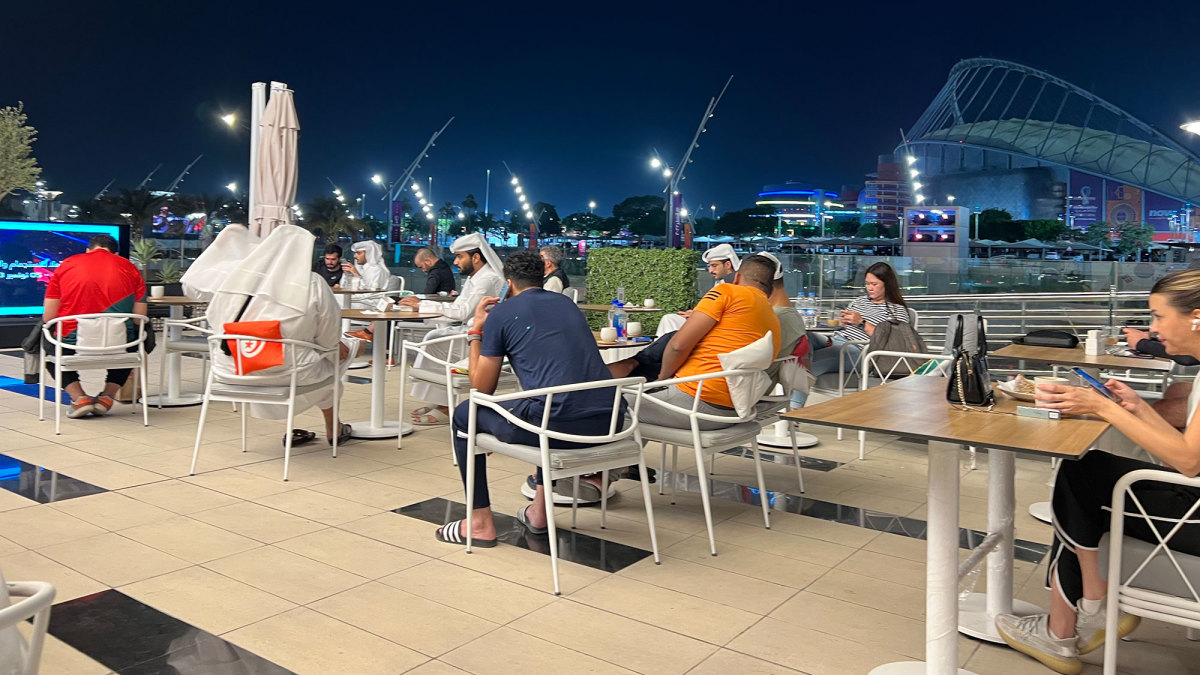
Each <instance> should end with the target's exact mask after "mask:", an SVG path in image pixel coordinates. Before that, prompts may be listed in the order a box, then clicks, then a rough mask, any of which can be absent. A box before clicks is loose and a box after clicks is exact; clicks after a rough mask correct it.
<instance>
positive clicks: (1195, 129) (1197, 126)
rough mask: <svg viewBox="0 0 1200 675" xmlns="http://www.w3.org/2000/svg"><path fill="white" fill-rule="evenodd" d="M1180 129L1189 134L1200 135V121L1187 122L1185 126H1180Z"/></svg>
mask: <svg viewBox="0 0 1200 675" xmlns="http://www.w3.org/2000/svg"><path fill="white" fill-rule="evenodd" d="M1179 128H1180V129H1183V130H1184V131H1186V132H1188V133H1189V134H1200V120H1195V121H1193V122H1185V123H1184V124H1180V125H1179Z"/></svg>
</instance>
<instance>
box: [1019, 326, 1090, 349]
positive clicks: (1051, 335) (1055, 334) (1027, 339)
mask: <svg viewBox="0 0 1200 675" xmlns="http://www.w3.org/2000/svg"><path fill="white" fill-rule="evenodd" d="M1013 344H1015V345H1025V346H1026V347H1058V348H1059V349H1074V348H1076V347H1078V346H1079V338H1077V337H1075V336H1074V335H1071V334H1070V333H1068V332H1067V331H1065V330H1031V331H1029V332H1028V333H1026V334H1025V335H1022V336H1021V337H1017V338H1013Z"/></svg>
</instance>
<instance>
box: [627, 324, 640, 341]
mask: <svg viewBox="0 0 1200 675" xmlns="http://www.w3.org/2000/svg"><path fill="white" fill-rule="evenodd" d="M625 332H626V334H628V335H629V337H641V336H642V322H641V321H630V322H629V325H627V326H625Z"/></svg>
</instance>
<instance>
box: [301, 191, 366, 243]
mask: <svg viewBox="0 0 1200 675" xmlns="http://www.w3.org/2000/svg"><path fill="white" fill-rule="evenodd" d="M304 225H305V227H306V228H307V229H308V231H310V232H312V233H313V234H317V233H318V232H319V233H320V235H321V236H323V237H324V238H325V241H326V242H328V243H333V242H336V241H337V240H338V237H340V236H341V235H343V234H344V235H346V236H348V237H350V238H351V239H353V238H354V235H355V234H356V233H357V232H358V223H357V222H356V221H353V220H351V219H350V217H349V216H348V215H346V207H345V206H343V205H342V203H341V202H339V201H338V200H336V199H334V198H332V197H316V198H314V199H313V200H312V201H310V202H309V203H308V204H307V205H305V207H304Z"/></svg>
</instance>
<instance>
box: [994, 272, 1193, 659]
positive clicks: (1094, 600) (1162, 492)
mask: <svg viewBox="0 0 1200 675" xmlns="http://www.w3.org/2000/svg"><path fill="white" fill-rule="evenodd" d="M1150 312H1151V315H1152V316H1153V323H1152V325H1151V329H1152V330H1154V331H1156V332H1157V333H1158V336H1159V340H1160V341H1161V342H1162V343H1163V345H1164V347H1165V348H1166V349H1168V350H1170V352H1171V353H1172V354H1189V355H1191V356H1195V357H1197V358H1200V270H1182V271H1179V272H1173V273H1171V274H1168V275H1167V276H1165V277H1163V278H1162V279H1159V280H1158V282H1157V283H1155V284H1154V288H1153V289H1151V291H1150ZM1104 388H1105V389H1107V390H1108V392H1109V393H1110V394H1111V395H1112V396H1111V398H1109V397H1106V396H1103V395H1101V394H1100V393H1098V392H1096V391H1095V390H1093V389H1092V388H1091V387H1068V386H1063V385H1047V384H1043V385H1041V386H1039V388H1038V392H1037V394H1036V398H1037V400H1038V405H1039V406H1042V407H1047V408H1055V409H1058V410H1060V411H1062V412H1063V413H1067V414H1072V415H1096V416H1098V417H1101V418H1103V419H1104V420H1106V421H1107V422H1109V423H1110V424H1112V425H1113V426H1114V427H1116V428H1117V430H1119V431H1120V432H1121V433H1123V434H1125V435H1126V436H1128V437H1129V439H1130V440H1132V441H1133V442H1134V443H1136V444H1138V445H1140V446H1141V447H1142V448H1144V449H1145V450H1146V451H1147V452H1149V453H1150V454H1152V455H1154V456H1155V457H1156V458H1157V459H1159V460H1160V461H1161V462H1162V464H1163V465H1162V466H1159V465H1158V464H1151V463H1149V462H1143V461H1140V460H1136V459H1130V458H1127V457H1119V456H1116V455H1111V454H1109V453H1107V452H1101V451H1099V450H1092V451H1090V452H1088V453H1087V454H1086V455H1084V456H1083V458H1082V459H1079V460H1077V461H1064V462H1063V463H1062V465H1061V467H1060V468H1059V472H1058V478H1057V479H1056V481H1055V483H1054V497H1053V499H1052V501H1051V509H1052V510H1053V512H1054V543H1053V547H1052V549H1051V553H1050V566H1049V569H1048V570H1047V575H1046V576H1047V580H1046V584H1047V587H1048V588H1050V590H1051V599H1050V613H1049V614H1037V615H1033V616H1025V617H1019V616H1014V615H1011V614H1007V615H1001V616H998V617H996V628H997V629H998V630H999V631H1000V635H1001V636H1002V637H1003V638H1004V640H1005V641H1006V642H1008V644H1009V645H1011V646H1012V647H1013V648H1014V649H1016V650H1017V651H1020V652H1022V653H1024V654H1027V655H1029V656H1032V657H1033V658H1035V659H1037V660H1038V661H1041V662H1042V663H1043V664H1045V665H1047V666H1049V667H1050V668H1051V669H1053V670H1055V671H1057V672H1060V673H1078V672H1080V670H1082V669H1083V664H1082V662H1080V660H1079V655H1080V654H1086V653H1088V652H1090V651H1092V650H1094V649H1096V648H1098V647H1099V646H1100V645H1102V644H1104V631H1105V610H1104V607H1105V600H1104V596H1105V594H1106V592H1107V591H1108V585H1107V582H1106V581H1105V580H1104V578H1103V577H1101V576H1100V564H1099V556H1100V552H1099V546H1100V537H1101V536H1102V535H1103V534H1104V533H1105V532H1107V531H1108V528H1109V523H1110V517H1111V514H1110V512H1109V511H1108V510H1106V509H1107V508H1108V507H1109V506H1110V505H1111V503H1112V493H1113V487H1114V486H1115V485H1116V483H1117V481H1118V480H1120V478H1121V477H1122V476H1124V475H1125V474H1127V473H1129V472H1130V471H1135V470H1138V469H1158V470H1162V471H1178V472H1179V473H1182V474H1184V475H1185V476H1192V477H1194V476H1196V475H1197V474H1200V423H1197V424H1191V422H1192V421H1193V419H1192V418H1193V415H1194V413H1195V410H1196V405H1197V404H1198V403H1200V387H1193V388H1192V394H1191V396H1190V397H1189V399H1188V414H1187V422H1188V425H1187V427H1186V428H1185V429H1183V430H1182V431H1181V430H1179V429H1177V428H1175V427H1174V426H1172V425H1171V423H1170V422H1168V421H1166V420H1164V419H1163V418H1162V416H1160V415H1159V414H1158V413H1157V412H1156V411H1155V410H1154V409H1153V408H1152V407H1151V406H1150V404H1149V403H1147V402H1146V401H1145V400H1143V399H1141V398H1140V397H1139V396H1138V395H1137V392H1135V391H1133V390H1132V389H1130V388H1129V387H1128V386H1126V385H1125V384H1123V383H1121V382H1118V381H1116V380H1109V381H1108V382H1106V383H1104ZM1133 493H1134V495H1135V496H1136V497H1137V500H1138V501H1139V502H1140V503H1141V505H1142V507H1143V508H1145V510H1146V513H1147V514H1149V515H1151V516H1157V517H1159V518H1162V519H1163V520H1160V521H1157V522H1158V523H1159V524H1158V525H1157V527H1158V528H1159V529H1160V532H1161V534H1162V535H1163V536H1166V534H1167V533H1168V532H1169V531H1170V530H1171V528H1172V527H1174V525H1175V523H1174V522H1173V521H1170V520H1167V519H1171V518H1174V519H1178V518H1181V517H1182V516H1184V515H1185V514H1186V513H1187V511H1188V510H1189V509H1190V508H1191V507H1192V505H1193V504H1195V503H1196V500H1197V499H1200V489H1197V488H1191V487H1187V486H1180V485H1170V484H1166V483H1149V482H1148V483H1139V484H1137V485H1135V486H1134V488H1133ZM1127 503H1129V502H1127ZM1129 508H1130V509H1131V512H1133V513H1137V512H1136V511H1132V509H1133V508H1135V507H1132V506H1130V507H1129ZM1125 535H1126V536H1131V537H1137V538H1138V539H1142V540H1144V541H1148V542H1150V543H1155V544H1156V543H1158V542H1157V538H1156V536H1155V533H1154V532H1153V531H1152V530H1151V529H1150V528H1149V527H1148V526H1147V525H1146V521H1145V520H1144V519H1142V518H1141V517H1140V515H1135V516H1132V517H1128V518H1126V521H1125ZM1171 548H1172V549H1173V550H1177V551H1180V552H1183V553H1189V554H1191V555H1200V525H1184V526H1183V527H1181V528H1180V530H1179V531H1178V532H1177V533H1176V534H1175V536H1174V537H1173V538H1172V539H1171ZM1139 621H1140V618H1139V617H1137V616H1133V615H1122V616H1121V617H1120V620H1119V621H1118V624H1117V627H1118V632H1119V633H1120V636H1121V637H1125V636H1126V635H1128V634H1129V633H1131V632H1132V631H1133V630H1134V629H1135V628H1137V625H1138V623H1139Z"/></svg>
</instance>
